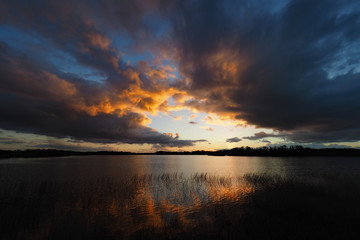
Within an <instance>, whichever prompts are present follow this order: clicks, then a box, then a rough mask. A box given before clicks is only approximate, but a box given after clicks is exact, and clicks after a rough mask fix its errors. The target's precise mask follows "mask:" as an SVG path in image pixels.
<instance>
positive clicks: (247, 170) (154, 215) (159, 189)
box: [0, 155, 360, 239]
mask: <svg viewBox="0 0 360 240" xmlns="http://www.w3.org/2000/svg"><path fill="white" fill-rule="evenodd" d="M244 174H268V175H280V176H282V177H288V176H296V177H299V178H300V179H303V180H304V181H308V180H309V181H315V182H316V181H318V179H320V178H321V176H329V175H331V176H335V182H336V178H337V177H339V176H341V177H344V176H345V177H346V176H347V175H352V176H358V175H359V176H360V158H339V157H332V158H321V157H315V158H310V157H302V158H294V157H291V158H283V157H231V156H173V155H171V156H164V155H161V156H156V155H133V156H76V157H60V158H30V159H20V158H14V159H3V160H0V200H1V201H2V202H1V201H0V207H1V209H0V210H2V211H3V214H5V215H6V211H8V214H9V216H10V217H9V218H16V217H17V215H18V216H19V218H21V219H22V220H21V221H20V220H19V219H15V220H14V219H13V220H12V221H6V222H5V223H4V224H5V225H6V224H15V225H14V226H12V225H9V226H5V227H4V229H15V230H14V232H16V234H18V235H16V236H15V235H11V234H10V235H9V236H10V237H9V239H16V238H19V239H22V237H23V235H21V234H24V236H25V235H26V236H28V235H29V234H35V235H36V234H40V233H39V232H38V231H40V230H41V234H45V235H44V236H48V237H49V236H50V235H51V234H61V233H58V232H56V231H58V230H57V229H58V228H57V227H55V226H59V224H60V225H61V224H63V225H64V226H67V225H69V224H70V225H71V226H74V224H75V225H76V226H77V225H79V226H77V227H76V230H78V229H79V228H84V226H85V227H86V226H92V224H95V223H96V225H99V224H100V223H97V222H96V221H98V220H97V219H101V221H104V222H101V224H103V225H104V226H103V227H104V229H106V231H109V233H111V234H112V235H114V236H120V235H121V238H123V237H131V236H132V235H133V234H135V233H138V232H142V231H151V232H158V231H160V232H161V231H165V230H164V229H165V228H166V227H167V226H172V227H171V229H172V231H175V230H176V231H177V229H182V230H183V231H188V229H191V228H192V227H193V226H198V225H199V224H204V222H205V225H206V222H208V223H209V224H210V223H212V224H213V223H214V219H215V218H218V214H217V212H216V211H217V210H216V209H217V206H219V204H220V205H221V206H223V207H224V206H237V205H241V204H242V203H243V201H245V199H246V197H247V196H249V195H250V194H253V193H254V192H255V191H256V186H254V184H251V183H250V182H248V181H245V180H244V178H243V177H242V176H243V175H244ZM333 179H334V178H333ZM320 182H321V181H320ZM325 184H333V182H329V183H325ZM19 199H22V200H21V201H18V200H19ZM34 199H35V200H34ZM15 200H16V201H15ZM29 201H30V203H28V202H29ZM32 201H33V202H32ZM14 202H15V203H16V204H20V205H19V206H21V208H20V209H22V210H21V211H23V212H21V214H20V213H19V214H13V211H14V210H12V209H11V207H14V209H15V210H16V211H17V210H18V209H19V206H17V205H16V204H15V203H14ZM23 202H24V203H27V205H25V206H27V207H23V206H24V204H23ZM9 203H10V205H9ZM13 203H14V204H13ZM11 204H13V205H11ZM32 204H33V205H32ZM27 208H28V209H27ZM34 208H35V209H36V208H39V209H40V210H41V211H35V212H34V211H32V209H34ZM39 212H43V214H42V215H41V214H40V213H39ZM230 212H233V211H232V210H230ZM75 213H76V214H75ZM73 214H75V215H76V218H75V219H80V220H78V221H79V222H78V223H71V222H70V223H69V219H68V218H69V215H70V216H72V217H71V219H74V217H73ZM24 216H25V217H24ZM24 219H25V220H24ZM89 219H90V220H91V221H90V223H87V221H89ZM104 219H105V220H104ZM19 221H20V222H21V224H19V223H18V222H19ZM34 222H36V223H37V224H39V227H38V228H37V227H35V228H34ZM84 222H86V224H85V225H84V226H83V225H82V224H84ZM94 222H95V223H94ZM175 223H176V224H175ZM174 224H175V225H174ZM29 226H31V227H29ZM41 226H46V229H44V227H41ZM101 226H102V225H101ZM39 229H40V230H39ZM149 229H150V230H149ZM3 231H5V230H3ZM6 231H7V230H6ZM54 231H55V233H54ZM71 231H75V230H71ZM81 231H85V232H86V231H90V230H81ZM35 238H36V237H35ZM49 238H50V239H51V237H49ZM101 238H104V239H105V237H104V236H102V237H101Z"/></svg>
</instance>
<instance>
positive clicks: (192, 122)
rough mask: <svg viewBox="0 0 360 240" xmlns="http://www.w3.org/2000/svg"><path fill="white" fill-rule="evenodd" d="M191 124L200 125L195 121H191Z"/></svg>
mask: <svg viewBox="0 0 360 240" xmlns="http://www.w3.org/2000/svg"><path fill="white" fill-rule="evenodd" d="M189 124H198V123H197V122H194V121H190V122H189Z"/></svg>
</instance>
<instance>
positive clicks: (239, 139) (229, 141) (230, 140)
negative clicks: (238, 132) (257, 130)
mask: <svg viewBox="0 0 360 240" xmlns="http://www.w3.org/2000/svg"><path fill="white" fill-rule="evenodd" d="M240 141H242V139H241V138H238V137H233V138H228V139H226V142H228V143H236V142H240Z"/></svg>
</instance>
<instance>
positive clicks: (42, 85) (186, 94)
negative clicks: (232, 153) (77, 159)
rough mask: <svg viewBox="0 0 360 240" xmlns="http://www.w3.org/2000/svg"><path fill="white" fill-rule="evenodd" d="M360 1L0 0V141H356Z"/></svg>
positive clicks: (172, 147) (125, 147)
mask: <svg viewBox="0 0 360 240" xmlns="http://www.w3.org/2000/svg"><path fill="white" fill-rule="evenodd" d="M359 109H360V2H359V1H358V0H343V1H338V0H317V1H313V0H226V1H224V0H198V1H195V0H148V1H147V0H142V1H140V0H132V1H127V0H101V1H100V0H88V1H81V0H79V1H73V0H72V1H70V0H63V1H57V0H46V1H45V0H43V1H40V0H32V1H27V0H2V1H0V149H38V148H55V149H66V150H76V151H99V150H112V151H132V152H154V151H159V150H165V151H193V150H217V149H228V148H234V147H242V146H250V147H261V146H277V145H303V146H308V147H316V148H320V147H355V148H359V147H360V110H359Z"/></svg>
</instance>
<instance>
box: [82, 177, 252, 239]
mask: <svg viewBox="0 0 360 240" xmlns="http://www.w3.org/2000/svg"><path fill="white" fill-rule="evenodd" d="M121 184H122V188H121V189H119V190H120V191H121V192H119V193H118V194H115V196H118V198H116V197H115V198H110V199H106V196H109V195H102V196H100V195H101V194H100V195H97V196H95V198H99V199H101V201H100V202H96V201H95V202H94V205H92V206H91V207H90V209H91V211H90V214H91V215H93V216H94V217H97V216H99V215H101V214H100V213H101V212H102V213H105V215H107V216H108V217H109V216H111V218H112V219H113V221H112V223H111V225H110V226H109V227H110V228H111V231H114V232H117V234H120V233H121V234H125V235H131V234H133V233H135V232H139V231H140V232H141V231H147V230H149V229H151V231H162V230H163V229H164V228H166V227H171V228H173V227H174V226H176V229H181V230H182V231H186V230H187V229H188V228H193V227H194V226H196V225H197V224H198V222H199V221H200V220H201V222H202V224H203V223H204V221H209V222H211V221H212V220H213V219H212V216H211V214H212V213H211V212H210V211H209V209H210V208H212V207H213V206H214V205H215V204H217V203H218V204H222V205H224V204H226V205H229V206H231V205H238V204H241V201H242V199H244V198H245V197H246V196H247V195H248V194H250V193H252V192H253V191H254V189H253V187H252V186H251V185H250V184H249V183H247V182H245V181H244V180H243V178H230V177H218V176H215V175H208V174H193V175H190V176H188V175H186V174H177V173H174V174H161V175H136V176H134V177H132V178H131V179H130V180H129V181H128V182H127V183H121ZM121 195H122V196H128V197H126V198H123V197H120V196H121ZM113 196H114V195H113ZM104 197H105V199H104ZM83 208H84V206H83V205H82V204H80V205H78V209H77V210H81V209H83Z"/></svg>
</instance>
